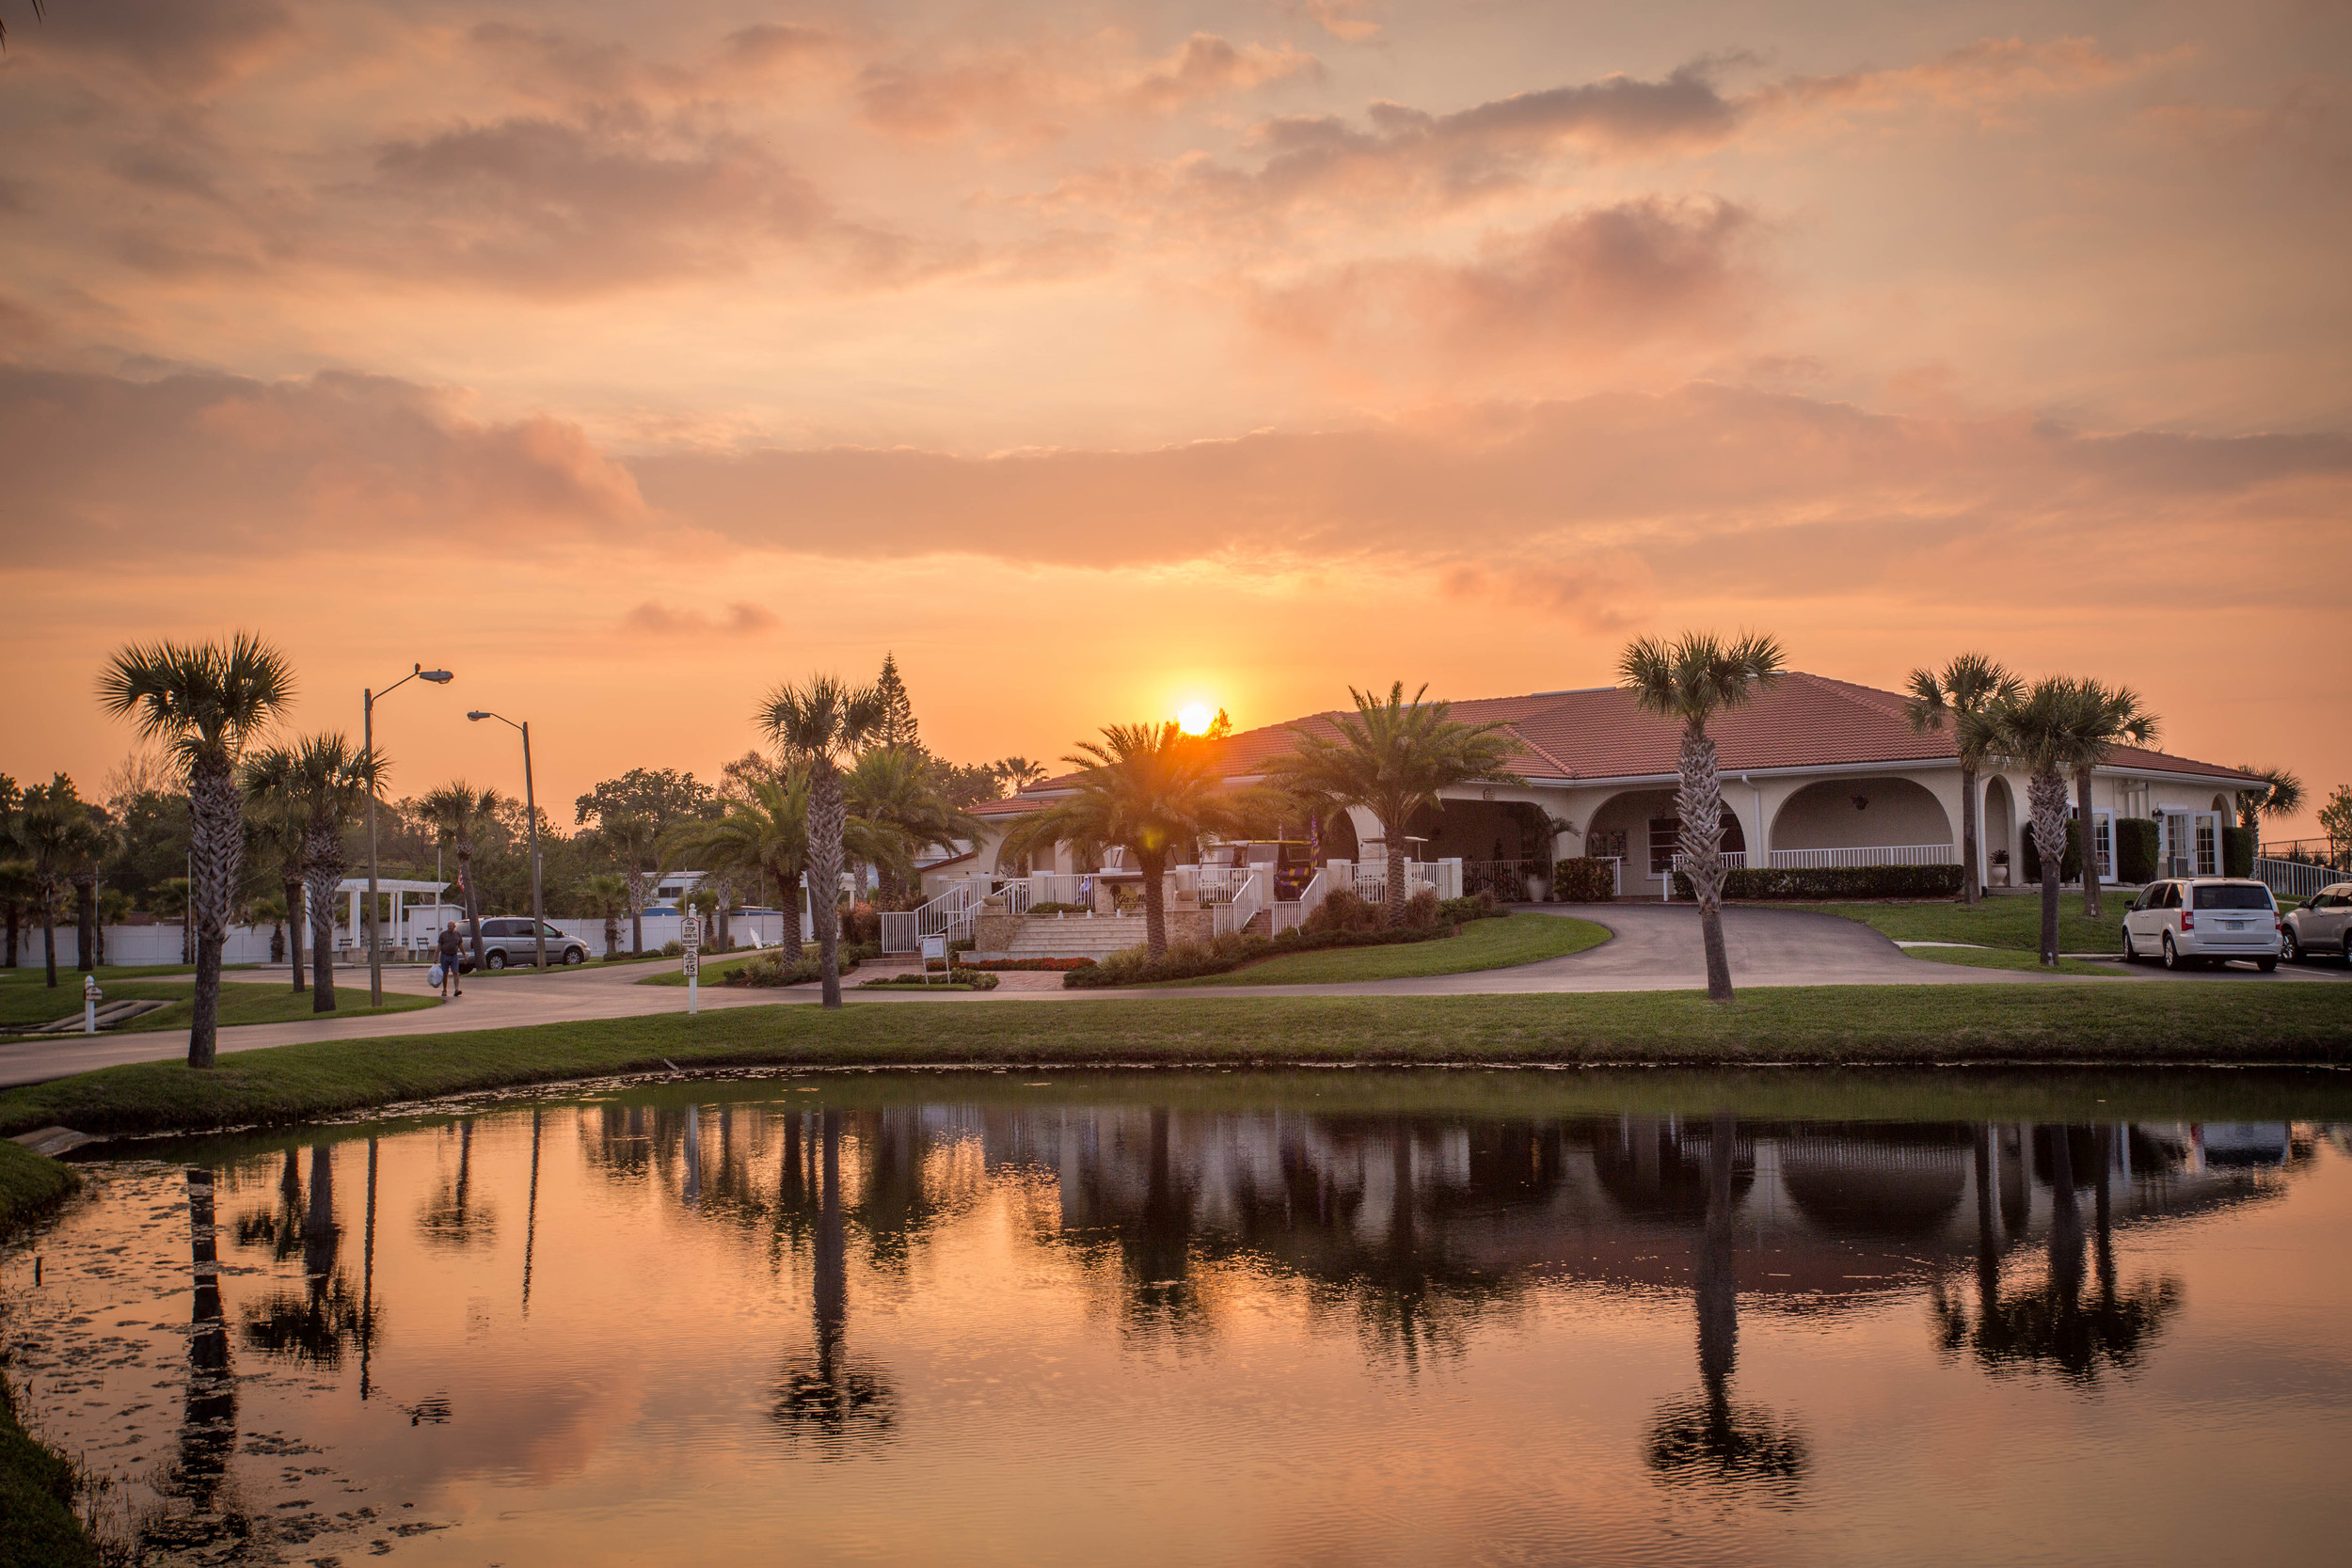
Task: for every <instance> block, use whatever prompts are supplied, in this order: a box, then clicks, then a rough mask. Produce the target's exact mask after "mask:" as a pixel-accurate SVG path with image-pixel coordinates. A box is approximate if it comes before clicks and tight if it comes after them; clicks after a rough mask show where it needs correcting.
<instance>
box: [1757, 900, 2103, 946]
mask: <svg viewBox="0 0 2352 1568" xmlns="http://www.w3.org/2000/svg"><path fill="white" fill-rule="evenodd" d="M2132 896H2133V895H2129V894H2122V895H2119V894H2114V893H2109V894H2107V895H2105V897H2104V898H2103V899H2102V903H2103V905H2104V908H2103V910H2102V912H2101V913H2100V916H2099V918H2098V919H2096V920H2092V919H2090V918H2089V917H2087V916H2086V915H2085V914H2084V913H2083V895H2081V894H2079V893H2061V894H2059V895H2058V951H2059V952H2061V953H2121V952H2122V951H2123V911H2125V910H2127V909H2129V908H2131V903H2132ZM1764 907H1768V908H1772V909H1782V910H1811V911H1813V912H1815V913H1816V914H1835V915H1843V916H1844V917H1845V918H1846V919H1848V920H1858V921H1860V922H1861V923H1862V924H1863V925H1865V926H1867V927H1870V929H1872V930H1874V931H1878V932H1881V933H1883V934H1884V935H1885V936H1887V937H1889V938H1891V939H1892V940H1894V941H1896V942H1975V943H1976V944H1977V945H1978V946H1979V947H2006V948H2011V949H2015V950H2018V951H2021V952H2026V953H2032V952H2037V951H2039V950H2040V948H2041V946H2042V900H2041V899H2040V898H2039V897H2035V896H2024V897H2019V896H2015V895H2008V894H2001V895H1987V896H1986V897H1985V898H1984V899H1983V901H1981V902H1980V903H1979V904H1978V905H1977V906H1976V907H1975V908H1974V909H1971V908H1969V907H1968V906H1967V905H1965V904H1963V903H1961V902H1960V901H1959V900H1957V899H1954V900H1952V901H1951V902H1949V903H1922V904H1774V905H1770V906H1764Z"/></svg>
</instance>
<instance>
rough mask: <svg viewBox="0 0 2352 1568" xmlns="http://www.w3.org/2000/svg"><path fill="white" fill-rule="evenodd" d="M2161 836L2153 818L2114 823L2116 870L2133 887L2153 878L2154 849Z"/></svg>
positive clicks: (2131, 817)
mask: <svg viewBox="0 0 2352 1568" xmlns="http://www.w3.org/2000/svg"><path fill="white" fill-rule="evenodd" d="M2162 837H2163V835H2162V834H2161V833H2160V832H2157V829H2156V824H2155V821H2154V819H2153V817H2146V816H2124V817H2118V818H2117V819H2116V823H2115V871H2116V875H2117V876H2119V877H2121V878H2122V879H2123V880H2124V881H2127V882H2131V883H2134V884H2137V883H2141V882H2153V881H2154V880H2155V879H2156V846H2157V845H2158V843H2160V842H2161V840H2162Z"/></svg>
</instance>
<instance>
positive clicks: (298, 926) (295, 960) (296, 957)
mask: <svg viewBox="0 0 2352 1568" xmlns="http://www.w3.org/2000/svg"><path fill="white" fill-rule="evenodd" d="M283 885H284V888H285V894H286V958H287V962H288V963H289V965H290V966H291V967H292V968H293V970H294V994H295V995H296V996H299V995H301V994H302V984H303V981H302V915H303V911H304V909H305V908H306V906H305V905H304V903H303V900H302V879H300V878H296V879H294V880H293V881H291V882H287V883H285V884H283Z"/></svg>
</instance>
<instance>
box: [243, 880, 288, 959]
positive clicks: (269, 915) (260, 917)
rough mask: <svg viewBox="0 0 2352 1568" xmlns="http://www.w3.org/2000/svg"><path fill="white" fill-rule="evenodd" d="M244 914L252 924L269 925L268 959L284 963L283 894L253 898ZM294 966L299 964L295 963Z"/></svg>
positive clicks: (284, 917) (284, 913) (284, 911)
mask: <svg viewBox="0 0 2352 1568" xmlns="http://www.w3.org/2000/svg"><path fill="white" fill-rule="evenodd" d="M246 917H247V918H248V919H250V920H251V921H252V922H253V924H254V925H256V926H266V927H269V961H270V962H272V963H274V964H280V963H284V962H285V961H286V900H285V896H284V895H282V894H274V893H270V894H263V895H262V896H261V897H259V898H256V899H255V900H253V907H252V908H250V909H248V910H247V911H246ZM295 967H296V968H300V967H301V966H300V965H298V964H297V965H296V966H295Z"/></svg>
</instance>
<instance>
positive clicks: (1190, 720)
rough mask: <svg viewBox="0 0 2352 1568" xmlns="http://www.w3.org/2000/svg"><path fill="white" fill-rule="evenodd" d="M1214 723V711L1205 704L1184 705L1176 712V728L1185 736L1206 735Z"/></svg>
mask: <svg viewBox="0 0 2352 1568" xmlns="http://www.w3.org/2000/svg"><path fill="white" fill-rule="evenodd" d="M1215 722H1216V709H1215V708H1213V707H1211V706H1210V705H1208V704H1206V703H1186V704H1185V705H1184V706H1183V707H1180V708H1178V709H1177V710H1176V727H1177V728H1178V729H1180V730H1182V731H1184V733H1185V734H1186V735H1206V734H1207V733H1208V729H1209V726H1210V725H1211V724H1212V723H1215Z"/></svg>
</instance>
